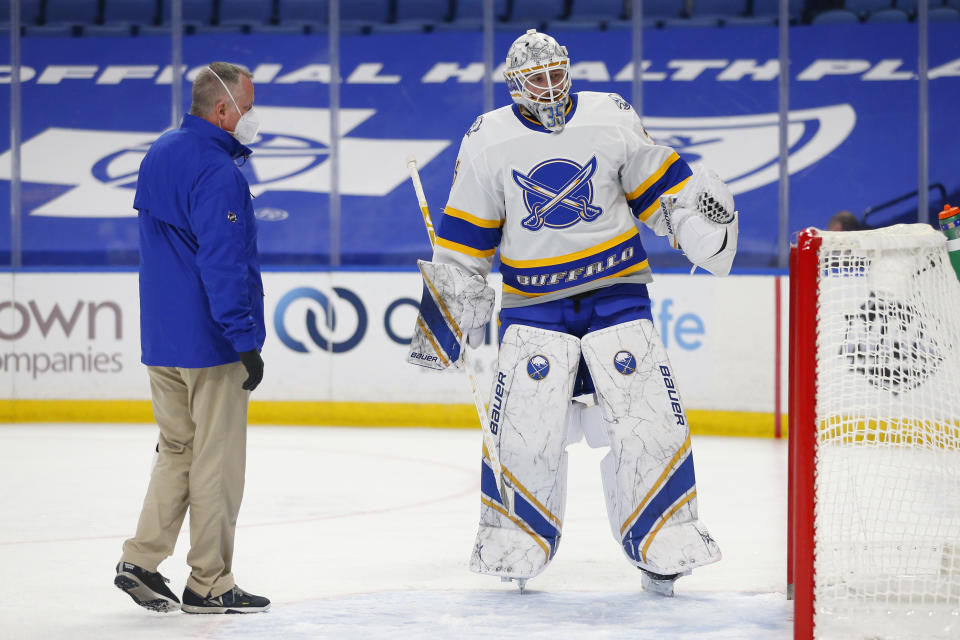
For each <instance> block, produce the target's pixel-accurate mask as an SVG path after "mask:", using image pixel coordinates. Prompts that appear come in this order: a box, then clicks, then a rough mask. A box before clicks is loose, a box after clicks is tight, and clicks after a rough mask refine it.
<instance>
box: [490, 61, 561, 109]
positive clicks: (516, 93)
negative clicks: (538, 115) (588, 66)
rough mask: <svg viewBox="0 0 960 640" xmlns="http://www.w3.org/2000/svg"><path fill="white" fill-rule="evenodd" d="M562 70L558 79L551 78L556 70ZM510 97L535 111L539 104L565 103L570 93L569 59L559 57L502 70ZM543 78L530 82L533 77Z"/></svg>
mask: <svg viewBox="0 0 960 640" xmlns="http://www.w3.org/2000/svg"><path fill="white" fill-rule="evenodd" d="M558 69H559V70H560V71H562V72H563V75H562V76H561V78H560V79H559V80H558V81H556V82H555V81H554V80H553V76H554V75H555V73H554V72H555V71H556V70H558ZM504 76H505V77H506V80H507V86H508V88H509V89H510V97H511V98H513V101H514V102H516V103H518V104H521V105H523V106H525V107H527V108H528V109H529V110H530V111H536V110H537V108H538V107H541V106H544V105H546V106H554V105H557V104H559V103H565V102H566V101H567V96H569V95H570V59H569V58H561V59H559V60H554V61H552V62H549V63H547V64H538V65H534V66H532V67H524V68H522V69H513V70H510V71H506V72H504ZM539 77H542V78H545V80H546V82H545V83H542V84H541V83H540V82H532V80H533V79H534V78H539Z"/></svg>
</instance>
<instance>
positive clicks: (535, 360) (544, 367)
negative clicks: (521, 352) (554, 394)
mask: <svg viewBox="0 0 960 640" xmlns="http://www.w3.org/2000/svg"><path fill="white" fill-rule="evenodd" d="M548 373H550V361H549V360H547V357H546V356H541V355H535V356H532V357H531V358H530V359H529V360H527V375H528V376H530V378H531V379H533V380H536V381H537V382H540V381H541V380H543V379H544V378H546V377H547V374H548Z"/></svg>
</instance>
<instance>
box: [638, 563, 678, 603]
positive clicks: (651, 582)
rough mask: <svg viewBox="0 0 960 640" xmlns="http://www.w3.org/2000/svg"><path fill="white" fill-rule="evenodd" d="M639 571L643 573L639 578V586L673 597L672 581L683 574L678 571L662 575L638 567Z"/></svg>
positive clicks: (645, 589)
mask: <svg viewBox="0 0 960 640" xmlns="http://www.w3.org/2000/svg"><path fill="white" fill-rule="evenodd" d="M640 572H641V573H642V574H643V578H641V580H640V586H642V587H643V590H644V591H650V592H652V593H659V594H660V595H662V596H666V597H667V598H672V597H673V583H674V582H676V580H677V578H679V577H680V576H681V575H684V574H679V573H671V574H670V575H662V574H659V573H654V572H652V571H647V570H646V569H640Z"/></svg>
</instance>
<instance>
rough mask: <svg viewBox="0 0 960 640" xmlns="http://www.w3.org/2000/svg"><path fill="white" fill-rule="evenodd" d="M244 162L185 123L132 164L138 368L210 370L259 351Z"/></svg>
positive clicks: (223, 142) (258, 299) (259, 310)
mask: <svg viewBox="0 0 960 640" xmlns="http://www.w3.org/2000/svg"><path fill="white" fill-rule="evenodd" d="M250 153H251V151H250V149H248V148H247V147H245V146H243V145H242V144H240V143H239V142H237V141H236V140H235V139H234V138H233V136H231V135H230V134H229V133H227V132H226V131H223V130H222V129H220V128H219V127H217V126H215V125H213V124H210V123H209V122H207V121H206V120H203V119H201V118H197V117H195V116H191V115H187V116H184V119H183V124H182V125H181V126H180V128H179V129H174V130H171V131H168V132H166V133H164V134H163V135H162V136H160V137H159V138H158V139H157V141H156V142H154V143H153V145H152V146H151V147H150V150H149V151H148V152H147V155H146V156H145V157H144V159H143V162H142V163H141V164H140V174H139V177H138V179H137V194H136V197H135V198H134V201H133V207H134V208H135V209H136V210H137V211H138V212H139V220H140V346H141V350H142V356H141V359H142V361H143V363H144V364H146V365H151V366H165V367H213V366H217V365H221V364H227V363H229V362H236V361H237V360H239V358H238V357H237V353H238V352H242V351H250V350H251V349H260V348H261V347H263V341H264V337H265V335H266V331H265V329H264V322H263V282H262V280H261V279H260V259H259V256H258V254H257V223H256V219H255V218H254V216H253V204H252V200H251V196H250V188H249V186H248V184H247V181H246V179H245V178H244V177H243V174H241V173H240V169H238V168H237V166H236V164H235V162H234V160H235V159H237V158H240V157H241V156H249V155H250Z"/></svg>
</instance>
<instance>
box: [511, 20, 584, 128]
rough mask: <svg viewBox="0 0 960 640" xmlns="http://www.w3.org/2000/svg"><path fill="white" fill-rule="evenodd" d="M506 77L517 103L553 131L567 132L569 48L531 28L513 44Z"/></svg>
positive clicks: (512, 96)
mask: <svg viewBox="0 0 960 640" xmlns="http://www.w3.org/2000/svg"><path fill="white" fill-rule="evenodd" d="M503 77H504V79H505V80H506V81H507V88H508V89H509V90H510V97H511V98H513V101H514V102H515V103H517V104H518V105H520V106H521V107H523V108H524V109H526V110H527V111H529V112H530V113H531V114H532V115H533V116H535V117H536V118H537V120H539V121H540V124H542V125H543V126H544V127H546V128H547V129H549V130H550V131H553V132H558V131H562V130H563V127H564V126H565V125H566V124H567V119H566V108H567V101H568V98H569V96H570V58H569V57H568V56H567V48H566V47H563V46H560V44H559V43H558V42H557V41H556V40H554V39H553V38H551V37H550V36H548V35H547V34H545V33H538V32H537V30H536V29H530V30H529V31H527V32H526V33H525V34H523V35H522V36H520V37H519V38H517V39H516V40H514V41H513V44H512V45H510V50H509V51H507V65H506V67H505V68H504V71H503Z"/></svg>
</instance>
